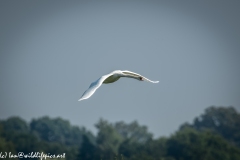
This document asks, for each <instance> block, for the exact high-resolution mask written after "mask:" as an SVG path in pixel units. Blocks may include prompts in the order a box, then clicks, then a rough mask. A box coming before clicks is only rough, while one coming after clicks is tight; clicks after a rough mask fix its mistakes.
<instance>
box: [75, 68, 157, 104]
mask: <svg viewBox="0 0 240 160" xmlns="http://www.w3.org/2000/svg"><path fill="white" fill-rule="evenodd" d="M121 77H128V78H135V79H137V80H140V81H148V82H152V83H158V82H159V81H151V80H149V79H147V78H146V77H143V76H141V75H140V74H137V73H134V72H131V71H127V70H125V71H121V70H116V71H113V72H111V73H109V74H106V75H104V76H102V77H100V78H99V79H98V80H96V81H95V82H93V83H92V84H91V85H90V86H89V88H88V89H87V90H86V91H85V92H84V93H83V95H82V97H81V98H80V99H79V100H78V101H81V100H84V99H88V98H89V97H91V96H92V95H93V93H94V92H95V91H96V90H97V89H98V88H99V87H100V86H101V85H102V83H113V82H115V81H117V80H118V79H119V78H121Z"/></svg>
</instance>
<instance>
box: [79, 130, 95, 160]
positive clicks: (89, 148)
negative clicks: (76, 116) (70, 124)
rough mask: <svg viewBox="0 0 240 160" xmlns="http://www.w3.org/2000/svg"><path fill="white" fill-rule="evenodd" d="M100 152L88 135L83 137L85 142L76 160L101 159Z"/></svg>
mask: <svg viewBox="0 0 240 160" xmlns="http://www.w3.org/2000/svg"><path fill="white" fill-rule="evenodd" d="M99 152H100V150H99V149H98V148H97V146H96V145H94V144H93V143H92V142H91V141H90V140H89V138H88V137H87V136H86V135H83V142H82V145H81V146H80V149H79V153H78V155H77V157H76V160H92V159H100V157H98V155H99Z"/></svg>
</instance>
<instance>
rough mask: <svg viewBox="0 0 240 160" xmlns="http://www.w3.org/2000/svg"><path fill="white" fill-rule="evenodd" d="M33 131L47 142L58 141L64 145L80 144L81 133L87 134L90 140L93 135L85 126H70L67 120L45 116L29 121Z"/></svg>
mask: <svg viewBox="0 0 240 160" xmlns="http://www.w3.org/2000/svg"><path fill="white" fill-rule="evenodd" d="M30 127H31V131H33V132H34V133H35V134H36V135H37V136H38V137H39V138H40V139H41V140H44V141H47V142H58V143H61V144H64V145H76V146H78V145H80V144H81V142H82V135H84V134H85V135H88V136H89V137H90V138H91V139H92V140H93V139H94V138H93V135H92V134H91V133H90V132H87V131H86V129H85V128H81V129H80V128H79V127H76V126H71V125H70V123H69V121H67V120H63V119H61V118H54V119H50V118H49V117H47V116H45V117H42V118H39V119H33V120H32V121H31V123H30Z"/></svg>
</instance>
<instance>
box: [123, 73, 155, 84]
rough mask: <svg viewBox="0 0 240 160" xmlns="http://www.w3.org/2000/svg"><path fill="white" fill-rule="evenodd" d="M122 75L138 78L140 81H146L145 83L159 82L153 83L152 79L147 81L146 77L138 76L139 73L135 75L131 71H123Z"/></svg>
mask: <svg viewBox="0 0 240 160" xmlns="http://www.w3.org/2000/svg"><path fill="white" fill-rule="evenodd" d="M122 73H123V74H124V75H125V76H127V77H130V78H136V79H140V78H141V79H140V80H143V81H144V80H145V81H148V82H151V83H158V82H159V81H151V80H150V79H147V78H146V77H144V76H142V75H140V74H138V73H134V72H131V71H127V70H125V71H122Z"/></svg>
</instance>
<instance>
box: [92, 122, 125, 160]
mask: <svg viewBox="0 0 240 160" xmlns="http://www.w3.org/2000/svg"><path fill="white" fill-rule="evenodd" d="M95 126H96V128H97V129H98V134H97V138H96V142H97V145H98V147H99V149H100V151H101V158H102V159H113V158H114V156H115V155H117V154H118V148H119V146H120V144H121V142H122V141H123V138H122V136H121V135H120V134H119V133H118V132H117V131H116V130H115V129H114V127H113V125H112V124H110V123H108V122H107V121H106V120H103V119H100V120H99V122H98V123H97V124H96V125H95Z"/></svg>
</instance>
